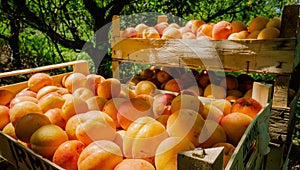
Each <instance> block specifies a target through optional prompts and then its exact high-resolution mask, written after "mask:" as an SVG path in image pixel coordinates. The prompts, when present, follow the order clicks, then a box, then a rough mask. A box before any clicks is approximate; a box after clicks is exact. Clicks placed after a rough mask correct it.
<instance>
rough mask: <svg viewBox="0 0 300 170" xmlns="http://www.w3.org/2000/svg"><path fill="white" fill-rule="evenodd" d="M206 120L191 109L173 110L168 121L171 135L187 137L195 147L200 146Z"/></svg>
mask: <svg viewBox="0 0 300 170" xmlns="http://www.w3.org/2000/svg"><path fill="white" fill-rule="evenodd" d="M204 123H205V120H204V119H203V118H202V116H201V115H200V114H199V113H197V112H196V111H194V110H191V109H180V110H177V111H176V112H173V113H172V114H171V115H170V117H169V119H168V121H167V132H168V134H169V136H174V137H181V138H186V139H188V140H189V141H191V142H192V143H193V144H194V146H195V147H198V146H199V144H200V143H199V136H200V133H201V130H202V128H203V126H204Z"/></svg>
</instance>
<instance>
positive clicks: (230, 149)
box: [212, 142, 235, 168]
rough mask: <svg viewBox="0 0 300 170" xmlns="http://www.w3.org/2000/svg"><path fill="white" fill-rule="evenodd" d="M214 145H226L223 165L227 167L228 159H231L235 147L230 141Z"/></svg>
mask: <svg viewBox="0 0 300 170" xmlns="http://www.w3.org/2000/svg"><path fill="white" fill-rule="evenodd" d="M212 147H224V151H223V153H224V154H223V155H224V157H223V167H224V168H225V167H226V166H227V164H228V161H229V160H230V158H231V156H232V154H233V153H234V151H235V147H234V146H233V145H232V144H231V143H228V142H221V143H216V144H214V145H213V146H212Z"/></svg>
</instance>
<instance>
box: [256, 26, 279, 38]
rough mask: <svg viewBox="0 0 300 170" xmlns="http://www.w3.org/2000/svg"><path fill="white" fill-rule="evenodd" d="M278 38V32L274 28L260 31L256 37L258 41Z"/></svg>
mask: <svg viewBox="0 0 300 170" xmlns="http://www.w3.org/2000/svg"><path fill="white" fill-rule="evenodd" d="M279 36H280V31H279V30H278V29H277V28H275V27H268V28H264V29H262V30H261V31H260V32H259V34H258V35H257V39H258V40H263V39H271V38H278V37H279Z"/></svg>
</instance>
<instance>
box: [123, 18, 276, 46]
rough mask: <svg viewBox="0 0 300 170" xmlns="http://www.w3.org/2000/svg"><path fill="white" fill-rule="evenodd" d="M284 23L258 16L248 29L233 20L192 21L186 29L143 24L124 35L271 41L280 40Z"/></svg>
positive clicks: (184, 27) (163, 23)
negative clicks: (272, 39)
mask: <svg viewBox="0 0 300 170" xmlns="http://www.w3.org/2000/svg"><path fill="white" fill-rule="evenodd" d="M280 29H281V19H280V18H279V17H274V18H270V19H269V18H267V17H264V16H257V17H255V18H253V19H252V20H251V21H250V22H249V24H248V25H247V24H246V23H245V22H242V21H239V20H234V21H231V22H228V21H224V20H222V21H219V22H210V23H206V22H204V21H203V20H189V21H188V22H187V23H186V24H185V25H183V26H179V25H178V24H176V23H167V22H161V23H158V24H156V25H154V26H148V25H145V24H143V23H141V24H138V25H136V26H135V27H128V28H126V29H125V30H124V31H121V35H120V36H121V37H124V38H144V39H149V38H161V39H199V40H226V39H229V40H238V39H271V38H278V37H279V36H280Z"/></svg>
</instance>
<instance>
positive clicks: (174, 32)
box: [161, 27, 182, 39]
mask: <svg viewBox="0 0 300 170" xmlns="http://www.w3.org/2000/svg"><path fill="white" fill-rule="evenodd" d="M181 38H182V35H181V33H180V31H179V30H178V29H177V28H174V27H168V28H166V29H165V30H164V31H163V34H162V36H161V39H181Z"/></svg>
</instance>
